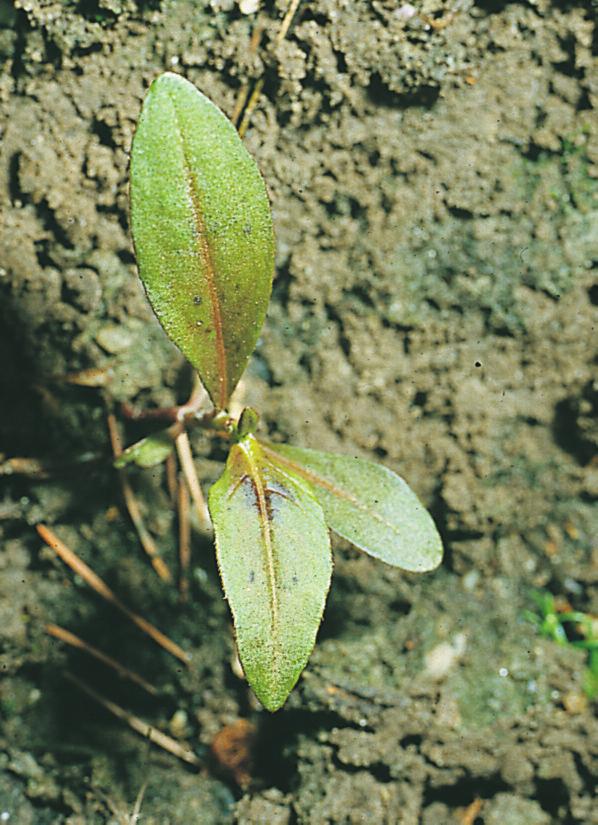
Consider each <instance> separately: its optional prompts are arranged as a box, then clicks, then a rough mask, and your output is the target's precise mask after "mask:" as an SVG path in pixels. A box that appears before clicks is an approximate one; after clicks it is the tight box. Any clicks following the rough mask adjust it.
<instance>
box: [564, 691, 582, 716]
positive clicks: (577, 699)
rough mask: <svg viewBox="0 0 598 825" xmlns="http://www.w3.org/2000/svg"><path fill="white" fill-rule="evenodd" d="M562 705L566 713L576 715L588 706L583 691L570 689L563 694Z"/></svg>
mask: <svg viewBox="0 0 598 825" xmlns="http://www.w3.org/2000/svg"><path fill="white" fill-rule="evenodd" d="M563 705H564V707H565V710H566V711H567V713H570V714H572V715H574V716H576V715H577V714H579V713H583V712H584V711H585V710H586V708H587V707H588V697H587V696H586V695H585V694H584V693H579V692H578V691H576V690H570V691H568V692H567V693H565V695H564V696H563Z"/></svg>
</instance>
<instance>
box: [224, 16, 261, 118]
mask: <svg viewBox="0 0 598 825" xmlns="http://www.w3.org/2000/svg"><path fill="white" fill-rule="evenodd" d="M263 30H264V27H263V24H262V23H261V21H260V22H258V23H257V24H256V26H255V28H254V30H253V32H252V33H251V40H250V41H249V52H257V50H258V46H259V45H260V40H261V38H262V32H263ZM249 88H250V84H249V81H248V80H246V81H245V83H243V85H242V86H241V89H240V91H239V96H238V97H237V101H236V103H235V108H234V109H233V112H232V114H231V116H230V119H231V121H232V122H233V123H234V125H235V126H236V125H237V123H238V121H239V118H240V117H241V112H242V111H243V107H244V106H245V104H246V102H247V97H248V96H249Z"/></svg>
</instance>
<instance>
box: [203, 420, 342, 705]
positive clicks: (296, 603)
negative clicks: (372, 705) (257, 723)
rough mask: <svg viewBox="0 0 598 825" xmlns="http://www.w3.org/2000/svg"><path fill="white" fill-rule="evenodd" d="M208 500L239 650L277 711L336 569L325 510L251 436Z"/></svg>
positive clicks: (311, 639) (302, 660)
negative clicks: (265, 455)
mask: <svg viewBox="0 0 598 825" xmlns="http://www.w3.org/2000/svg"><path fill="white" fill-rule="evenodd" d="M209 506H210V514H211V516H212V521H213V524H214V530H215V535H216V553H217V559H218V566H219V569H220V575H221V578H222V582H223V586H224V591H225V594H226V597H227V599H228V601H229V604H230V608H231V611H232V614H233V619H234V623H235V632H236V638H237V647H238V650H239V657H240V659H241V663H242V665H243V668H244V671H245V675H246V677H247V680H248V682H249V684H250V685H251V687H252V689H253V690H254V692H255V694H256V695H257V697H258V699H259V700H260V702H261V703H262V704H263V705H264V707H266V708H267V709H268V710H272V711H274V710H277V709H278V708H280V707H281V706H282V704H284V702H285V700H286V698H287V696H288V694H289V693H290V691H291V690H292V688H293V687H294V685H295V683H296V682H297V679H298V678H299V675H300V674H301V671H302V670H303V668H304V667H305V665H306V664H307V661H308V659H309V656H310V654H311V651H312V649H313V646H314V643H315V638H316V634H317V630H318V627H319V624H320V621H321V617H322V613H323V610H324V604H325V601H326V596H327V593H328V588H329V586H330V578H331V575H332V560H331V552H330V539H329V535H328V531H327V529H326V525H325V522H324V516H323V513H322V510H321V508H320V506H319V504H318V503H317V501H316V499H315V498H314V496H313V494H312V493H311V491H310V489H309V487H308V485H307V484H306V483H305V482H304V481H302V480H301V479H297V478H294V477H293V476H292V475H290V474H288V473H287V472H281V471H280V470H279V469H278V468H276V467H275V466H274V465H272V464H271V463H270V462H269V461H267V460H266V459H265V457H264V455H263V452H262V450H261V449H260V447H259V444H258V443H257V441H256V439H255V438H254V437H253V436H247V437H246V438H245V439H243V440H242V441H241V442H240V443H239V444H237V445H234V446H233V447H232V448H231V452H230V456H229V460H228V461H227V465H226V469H225V471H224V473H223V475H222V476H221V478H220V479H219V480H218V481H217V482H216V484H215V485H214V486H213V487H212V488H211V490H210V493H209Z"/></svg>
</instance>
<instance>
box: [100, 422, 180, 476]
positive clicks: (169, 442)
mask: <svg viewBox="0 0 598 825" xmlns="http://www.w3.org/2000/svg"><path fill="white" fill-rule="evenodd" d="M180 431H181V427H180V425H179V426H177V425H175V426H174V427H172V426H171V427H168V428H167V429H166V430H160V431H159V432H157V433H152V434H151V435H148V436H146V438H142V439H141V440H140V441H136V442H135V444H131V446H130V447H127V449H126V450H123V452H122V453H121V454H120V455H119V457H118V458H117V459H116V460H115V462H114V466H115V467H116V468H117V469H118V470H120V469H122V468H123V467H125V466H126V465H127V464H137V466H138V467H145V468H147V467H155V466H156V465H157V464H161V463H162V462H163V461H166V459H167V458H168V456H169V455H170V453H171V452H172V449H173V447H174V439H175V438H176V436H177V435H178V434H179V432H180Z"/></svg>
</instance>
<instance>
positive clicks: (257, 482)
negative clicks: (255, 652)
mask: <svg viewBox="0 0 598 825" xmlns="http://www.w3.org/2000/svg"><path fill="white" fill-rule="evenodd" d="M237 446H238V447H239V449H240V450H241V451H242V453H243V457H244V459H245V461H246V464H247V468H248V473H247V477H248V478H249V480H250V482H251V486H252V489H253V493H254V496H255V502H256V506H257V511H258V518H259V522H260V532H261V534H262V540H263V547H264V551H265V567H266V579H267V581H268V590H269V596H270V606H271V611H272V639H273V642H274V645H275V648H276V650H277V652H278V645H279V642H280V605H279V602H278V592H277V590H276V586H277V581H276V562H275V559H274V544H273V541H272V527H271V512H270V507H269V506H268V499H267V492H266V489H265V487H264V484H263V481H262V476H261V473H260V469H259V466H258V465H257V463H256V461H255V459H254V456H253V455H252V453H251V450H250V449H247V448H246V447H245V446H244V445H243V444H238V445H237Z"/></svg>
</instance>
